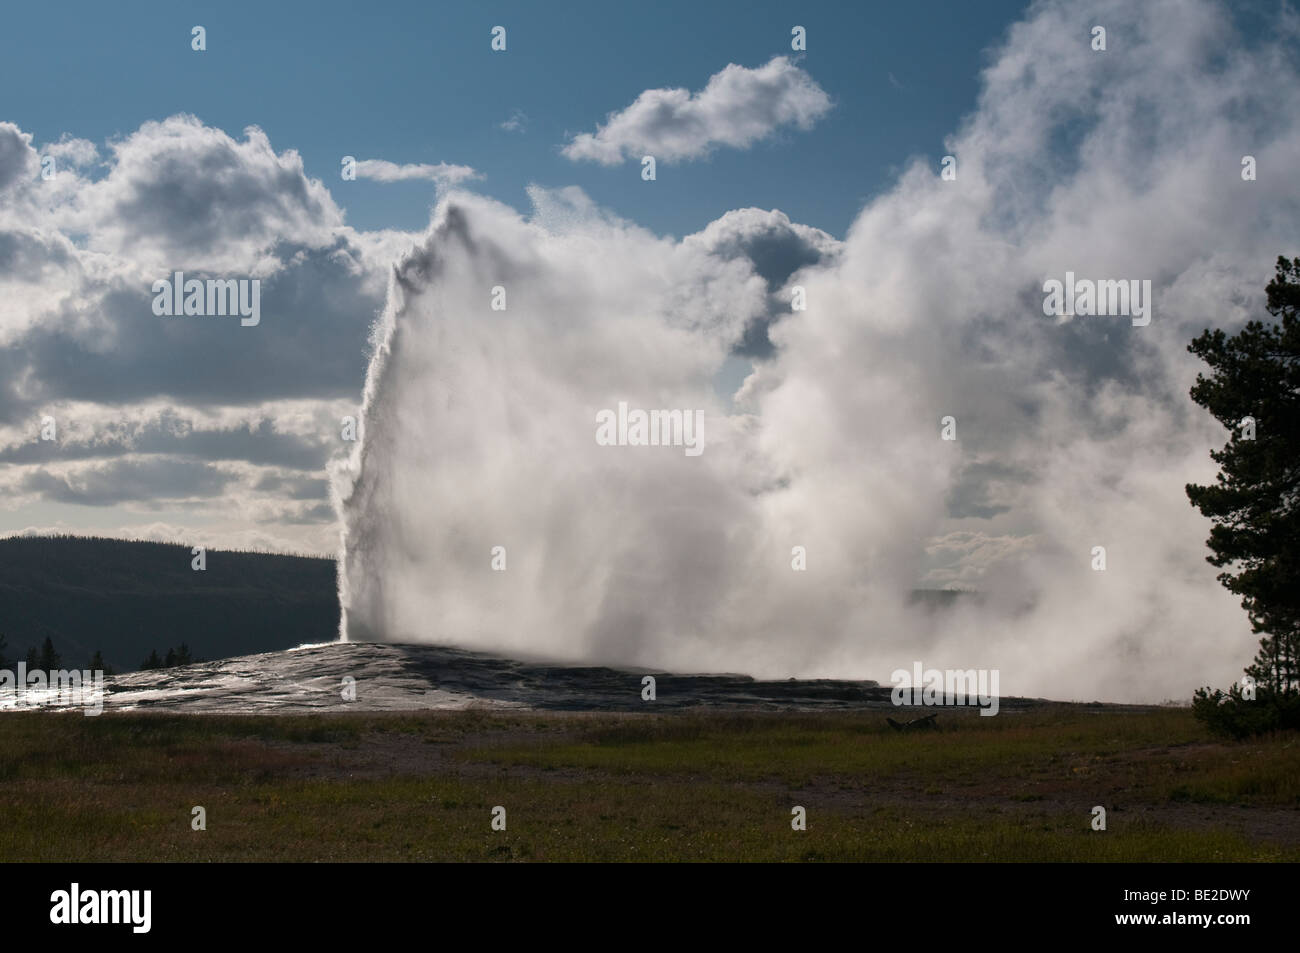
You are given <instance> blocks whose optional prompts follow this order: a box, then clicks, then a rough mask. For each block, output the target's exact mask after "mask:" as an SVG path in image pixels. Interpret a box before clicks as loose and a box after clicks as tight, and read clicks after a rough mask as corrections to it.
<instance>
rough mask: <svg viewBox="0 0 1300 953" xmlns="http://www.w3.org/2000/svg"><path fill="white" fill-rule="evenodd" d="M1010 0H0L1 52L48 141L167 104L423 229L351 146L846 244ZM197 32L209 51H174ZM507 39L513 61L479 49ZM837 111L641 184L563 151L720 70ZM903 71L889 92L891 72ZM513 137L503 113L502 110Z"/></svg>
mask: <svg viewBox="0 0 1300 953" xmlns="http://www.w3.org/2000/svg"><path fill="white" fill-rule="evenodd" d="M1023 8H1024V4H1022V3H1016V2H980V3H960V4H951V3H934V2H914V3H906V4H859V3H833V4H825V3H797V4H795V3H780V2H758V3H728V4H721V3H710V4H700V3H682V2H678V3H654V4H623V3H619V4H611V3H599V2H589V3H564V4H538V3H491V4H471V5H465V6H464V7H452V6H450V5H448V4H441V3H439V4H433V3H427V2H398V3H367V4H361V5H357V4H351V3H339V2H329V3H320V4H311V5H310V6H304V5H290V4H282V3H265V2H252V3H249V2H222V3H174V2H158V3H139V2H133V3H126V4H102V3H93V4H92V3H71V4H63V5H60V8H59V13H58V14H57V22H55V23H52V18H53V17H54V16H55V14H52V13H51V11H50V9H49V8H48V7H42V6H41V5H39V4H14V5H11V7H10V9H9V10H8V12H7V14H6V16H7V17H8V19H9V24H8V25H7V28H6V30H5V35H6V36H7V38H8V40H9V42H7V43H5V44H4V46H5V47H6V49H5V51H4V52H5V55H4V57H3V62H2V63H0V80H2V81H0V86H3V88H4V89H5V90H7V91H8V94H7V96H5V101H4V102H3V113H4V116H5V118H7V119H9V120H11V121H13V122H15V123H17V124H18V125H19V126H20V127H22V128H23V129H24V130H25V131H27V132H30V133H33V134H34V136H35V138H36V140H37V141H38V142H48V141H53V140H55V139H57V138H58V137H59V136H61V135H63V134H65V133H68V134H71V135H73V136H77V137H80V138H84V139H89V140H91V141H94V142H99V143H102V142H104V141H105V140H106V139H108V138H109V137H112V136H125V135H129V134H130V133H132V132H133V131H135V130H136V129H137V128H138V127H139V126H140V124H141V123H142V122H144V121H146V120H151V119H153V120H159V119H163V118H165V117H167V116H170V115H173V114H175V113H179V112H188V113H193V114H194V115H196V116H198V117H199V118H200V119H201V120H203V122H204V123H206V124H208V125H210V126H216V127H219V128H221V129H223V130H225V131H226V132H227V133H229V134H230V135H232V136H234V137H236V138H238V137H239V136H240V135H241V134H242V130H243V129H244V127H245V126H248V125H258V126H261V127H262V129H263V130H265V131H266V133H267V134H268V136H269V137H270V139H271V143H272V145H273V146H274V147H275V149H276V150H277V151H283V150H285V149H296V150H298V151H299V152H300V153H301V154H302V156H303V161H304V164H305V168H306V171H307V173H308V174H309V175H311V176H315V177H319V178H321V179H322V180H323V181H325V182H326V184H327V186H328V187H329V188H330V189H331V191H333V193H334V195H335V199H336V200H337V201H338V202H339V203H340V204H342V205H343V206H345V207H346V209H347V211H348V222H349V224H351V225H353V226H354V227H357V228H363V229H371V228H381V227H397V228H407V229H418V228H421V227H423V226H424V225H425V224H426V223H427V221H428V210H429V204H430V199H431V189H430V188H429V187H428V185H427V184H424V183H420V182H404V183H394V184H381V183H375V182H365V181H357V182H353V183H349V184H348V185H347V187H346V188H341V187H340V186H341V184H342V183H340V181H339V173H338V169H339V161H340V158H341V157H342V156H343V155H349V154H350V155H354V156H356V157H357V158H359V159H365V158H382V159H386V160H389V161H392V162H396V163H422V162H423V163H438V162H449V163H454V164H463V165H469V166H472V167H473V168H475V169H477V170H479V171H480V172H482V173H484V175H485V176H486V178H485V179H483V180H482V181H480V182H478V183H476V186H475V187H476V190H477V191H481V192H484V193H486V194H488V195H491V196H493V197H494V198H497V199H499V200H501V201H504V202H508V203H510V204H513V205H515V206H517V207H521V208H525V207H526V206H527V200H526V197H525V195H524V187H525V186H526V185H527V184H529V183H530V182H536V183H539V184H541V185H544V186H551V187H554V186H563V185H569V184H578V185H580V186H581V187H582V188H583V189H585V190H586V191H587V192H588V194H589V195H591V196H592V198H593V199H595V200H596V201H597V202H598V203H599V204H601V205H603V206H605V207H607V208H609V209H611V210H613V211H614V212H616V213H618V214H620V215H622V216H624V217H627V218H629V219H631V220H633V221H636V222H638V223H639V224H641V225H643V226H645V227H648V228H651V229H652V230H655V231H657V232H659V233H661V234H673V235H677V236H681V235H683V234H687V233H689V232H692V231H695V230H697V229H699V228H702V227H703V226H704V225H706V224H707V223H708V222H709V221H712V220H713V219H715V218H717V217H718V216H719V215H721V214H722V213H724V212H726V211H728V210H730V209H734V208H741V207H745V206H757V207H761V208H780V209H782V210H783V211H785V212H786V213H787V214H788V215H789V216H790V217H791V218H792V219H793V220H796V221H800V222H803V223H805V224H808V225H813V226H816V227H818V228H822V229H824V230H826V231H828V232H831V233H832V234H835V235H837V236H842V235H843V233H844V230H845V229H846V228H847V226H848V224H849V222H850V221H851V220H852V219H853V217H854V215H855V214H856V213H857V211H858V210H859V209H860V208H861V206H862V205H863V203H864V202H865V201H866V199H867V198H869V197H870V196H872V195H874V194H876V193H877V192H879V191H880V190H881V189H883V188H885V187H886V186H887V185H888V184H889V183H890V181H892V178H893V176H894V175H896V174H897V172H898V170H899V169H900V168H901V167H902V166H903V164H904V163H905V161H906V160H907V159H909V158H910V157H912V156H914V155H918V154H919V155H926V156H929V157H931V158H932V160H933V161H935V162H937V161H938V158H939V156H941V155H942V154H943V153H942V143H943V137H944V136H945V135H947V134H948V133H949V132H951V131H952V130H953V129H954V128H955V127H956V124H957V122H958V120H959V119H960V117H961V116H962V115H963V114H965V113H967V112H969V111H970V110H971V108H972V107H973V106H974V103H975V95H976V91H977V88H978V87H977V82H976V79H977V73H978V71H979V70H980V68H981V67H982V66H983V65H984V62H985V58H984V50H985V48H986V47H988V46H989V45H990V44H992V43H995V42H996V41H998V40H1000V39H1001V38H1002V36H1003V34H1004V32H1005V30H1006V27H1007V25H1008V24H1009V23H1010V22H1011V21H1013V20H1014V19H1015V18H1016V17H1017V16H1018V15H1019V14H1020V13H1021V12H1022V10H1023ZM195 24H201V25H202V26H204V27H205V28H206V29H207V34H208V49H207V51H206V52H203V53H196V52H193V51H191V50H190V48H189V31H190V28H191V27H192V26H193V25H195ZM497 24H500V25H502V26H505V27H506V29H507V41H508V43H507V46H508V48H507V50H506V52H504V53H494V52H492V51H491V50H490V48H489V41H490V34H489V31H490V29H491V28H492V27H493V26H494V25H497ZM794 24H800V25H802V26H804V27H806V29H807V31H808V50H807V53H806V55H805V56H804V57H803V58H802V60H801V61H800V65H801V66H802V67H803V68H804V69H805V70H807V72H808V73H809V74H810V75H811V76H812V77H813V78H814V79H815V80H816V81H817V83H819V84H820V85H821V86H822V88H824V89H825V90H826V91H827V92H828V93H829V94H830V96H831V98H832V100H833V101H834V104H835V105H834V108H833V109H832V111H831V112H830V113H829V114H828V115H827V116H826V117H825V118H823V119H822V120H821V121H820V122H818V123H817V124H816V125H815V126H814V127H813V128H812V129H811V130H809V131H807V132H800V131H797V130H785V131H782V132H780V133H778V134H777V135H776V136H775V137H774V138H772V139H769V140H765V141H763V142H760V143H758V144H757V145H756V146H755V147H753V148H751V149H748V150H744V151H742V150H735V149H727V148H720V149H718V150H717V151H716V152H714V154H713V155H712V156H711V157H710V158H709V159H707V160H704V161H696V162H688V163H681V164H678V165H676V166H667V167H661V168H660V170H659V176H658V179H657V181H656V182H654V183H653V184H651V183H643V182H642V181H641V180H640V177H639V167H638V166H637V165H636V164H635V163H633V162H628V163H625V164H623V165H620V166H617V167H613V168H607V167H603V166H598V165H595V164H593V163H588V162H572V161H570V160H568V159H565V158H563V157H562V156H561V155H560V154H559V149H560V147H561V146H562V145H563V144H564V143H565V142H567V141H568V139H569V138H570V137H571V136H572V135H573V134H576V133H579V132H584V131H590V130H592V129H594V127H595V125H596V124H597V123H598V122H601V121H603V120H604V118H605V116H606V114H607V113H609V112H611V111H615V110H621V109H623V108H624V107H626V106H627V105H629V104H630V103H631V102H632V101H633V100H634V99H635V98H636V96H637V95H638V94H639V93H640V92H641V91H642V90H645V89H651V88H658V87H686V88H688V89H690V90H692V91H694V90H698V89H700V88H702V87H703V86H704V84H705V83H706V82H707V80H708V78H709V77H710V76H711V75H713V74H714V73H716V72H717V71H718V70H720V69H721V68H722V67H724V66H725V65H727V64H728V63H732V62H734V63H737V64H740V65H742V66H747V67H758V66H761V65H762V64H763V63H765V62H767V61H768V60H769V59H771V57H772V56H774V55H777V54H783V53H784V54H789V53H791V50H790V29H791V27H792V26H793V25H794ZM891 74H892V75H893V77H894V80H895V81H896V82H891V80H890V75H891ZM517 110H518V111H522V112H523V113H524V114H525V115H526V116H527V123H526V125H525V127H524V130H523V131H522V132H508V131H506V130H503V129H502V128H500V124H501V123H502V122H504V121H505V120H507V119H509V118H510V117H511V116H512V115H514V114H515V112H516V111H517Z"/></svg>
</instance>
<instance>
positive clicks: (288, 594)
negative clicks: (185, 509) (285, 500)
mask: <svg viewBox="0 0 1300 953" xmlns="http://www.w3.org/2000/svg"><path fill="white" fill-rule="evenodd" d="M193 559H194V557H193V556H192V555H191V552H190V548H189V547H188V546H180V545H174V544H168V543H148V542H132V541H127V540H119V539H95V538H88V537H77V536H59V537H11V538H8V539H0V636H3V637H4V639H5V640H6V641H7V643H8V644H7V646H5V647H4V648H3V649H0V655H3V656H4V657H5V658H6V659H8V661H9V662H13V661H14V660H15V659H20V658H24V657H25V656H26V653H27V650H28V648H29V647H32V646H35V647H37V648H39V647H40V646H41V645H42V644H43V643H44V641H45V639H46V638H47V637H48V638H50V639H51V640H52V642H53V644H54V649H55V651H57V652H58V654H59V655H60V656H61V660H62V664H63V666H64V667H67V668H85V667H86V666H87V664H88V663H89V661H90V659H91V656H92V655H93V654H94V653H95V651H96V650H100V651H101V652H102V653H103V658H104V661H105V662H107V663H108V665H110V666H112V667H113V668H114V669H116V670H117V671H119V672H122V671H130V670H133V669H137V668H139V667H140V666H141V662H142V661H143V660H144V659H145V658H146V657H148V656H149V654H150V653H151V652H152V651H155V650H156V651H157V652H158V653H159V655H160V656H165V654H166V652H167V650H168V648H173V647H175V648H179V646H180V645H181V644H182V643H184V644H185V645H186V646H187V647H188V649H189V654H190V655H191V656H192V657H193V658H195V659H218V658H226V657H229V656H234V655H248V654H252V653H256V652H269V651H273V650H276V649H285V648H291V647H293V646H295V645H300V644H302V643H304V642H325V641H329V640H331V639H334V638H336V637H337V635H338V624H339V603H338V589H337V585H336V580H335V563H334V560H332V559H317V558H311V557H304V556H281V555H273V554H269V553H249V552H224V551H219V550H208V551H207V553H206V560H207V569H206V570H205V571H202V572H199V571H196V570H195V569H193V568H192V566H191V563H192V561H193Z"/></svg>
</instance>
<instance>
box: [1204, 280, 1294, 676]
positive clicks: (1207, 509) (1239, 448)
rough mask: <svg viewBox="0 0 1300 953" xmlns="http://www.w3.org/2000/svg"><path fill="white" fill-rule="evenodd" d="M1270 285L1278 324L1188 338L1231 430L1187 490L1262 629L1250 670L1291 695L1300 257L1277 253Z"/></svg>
mask: <svg viewBox="0 0 1300 953" xmlns="http://www.w3.org/2000/svg"><path fill="white" fill-rule="evenodd" d="M1266 292H1267V295H1268V301H1267V310H1268V313H1269V314H1270V315H1272V316H1273V317H1275V318H1278V319H1279V323H1277V324H1265V323H1263V322H1261V321H1251V322H1249V323H1248V324H1247V325H1246V326H1245V327H1244V328H1242V330H1241V331H1239V332H1238V333H1236V334H1234V335H1232V336H1231V337H1229V336H1228V335H1225V334H1224V333H1223V332H1222V331H1219V330H1215V331H1209V330H1207V331H1205V332H1204V333H1202V334H1201V335H1200V336H1199V337H1198V338H1196V340H1194V341H1193V342H1192V343H1191V345H1190V346H1189V347H1188V350H1189V351H1191V352H1192V353H1193V354H1196V355H1197V356H1198V357H1200V358H1201V359H1202V360H1204V361H1205V362H1206V363H1207V364H1208V365H1209V366H1210V368H1211V371H1212V373H1211V375H1210V376H1209V377H1205V376H1203V375H1197V378H1196V384H1195V385H1194V386H1193V387H1192V391H1191V396H1192V400H1194V401H1196V403H1198V404H1200V405H1201V406H1202V407H1204V408H1206V409H1207V410H1208V411H1209V412H1210V413H1211V414H1213V415H1214V416H1215V417H1216V418H1217V419H1218V420H1219V421H1220V422H1221V423H1222V424H1223V425H1224V426H1225V427H1227V428H1228V429H1229V430H1230V431H1231V434H1232V435H1231V437H1230V438H1229V440H1228V443H1227V445H1226V446H1225V447H1224V448H1223V449H1222V450H1218V451H1212V452H1211V454H1210V456H1211V458H1212V459H1213V460H1214V462H1215V463H1217V464H1218V465H1219V467H1220V472H1219V475H1218V478H1217V480H1216V482H1215V483H1214V485H1212V486H1197V485H1194V484H1188V486H1187V496H1188V498H1189V499H1190V500H1191V502H1192V505H1193V506H1195V507H1196V508H1197V509H1199V510H1200V511H1201V512H1202V513H1203V514H1204V515H1206V516H1208V517H1209V518H1210V519H1211V520H1213V521H1214V526H1213V527H1212V528H1211V530H1210V538H1209V539H1208V540H1207V543H1208V545H1209V547H1210V549H1211V550H1212V551H1213V555H1212V556H1208V557H1206V558H1207V560H1208V561H1209V562H1210V563H1211V564H1213V565H1215V566H1219V567H1226V569H1227V571H1225V572H1222V573H1220V574H1219V577H1218V578H1219V581H1220V582H1221V583H1223V585H1224V586H1225V587H1227V588H1228V589H1229V590H1230V591H1231V592H1234V593H1237V594H1238V595H1240V596H1241V597H1242V599H1241V604H1242V607H1243V608H1244V609H1245V610H1246V612H1247V614H1248V615H1249V617H1250V622H1251V627H1252V629H1253V631H1254V632H1256V633H1257V634H1262V635H1263V637H1262V638H1261V639H1260V643H1259V644H1260V648H1259V653H1258V654H1257V655H1256V656H1255V661H1254V664H1252V665H1251V666H1250V667H1249V668H1247V669H1246V674H1248V675H1250V676H1251V677H1252V678H1253V679H1254V680H1255V682H1256V683H1257V684H1258V685H1260V686H1262V687H1263V688H1265V689H1267V690H1268V691H1270V692H1276V693H1278V694H1281V695H1289V694H1292V693H1295V692H1297V691H1300V258H1296V259H1293V260H1292V261H1290V262H1288V261H1287V260H1286V259H1285V258H1278V260H1277V274H1276V276H1275V277H1274V279H1273V280H1272V281H1271V282H1269V284H1268V287H1267V288H1266ZM1247 418H1250V419H1249V420H1247Z"/></svg>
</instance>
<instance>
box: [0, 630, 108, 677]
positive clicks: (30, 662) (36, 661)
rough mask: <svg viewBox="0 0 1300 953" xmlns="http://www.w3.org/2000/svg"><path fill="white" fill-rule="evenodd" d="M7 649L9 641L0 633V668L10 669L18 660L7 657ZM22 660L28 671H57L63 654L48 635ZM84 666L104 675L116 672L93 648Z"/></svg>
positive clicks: (30, 649)
mask: <svg viewBox="0 0 1300 953" xmlns="http://www.w3.org/2000/svg"><path fill="white" fill-rule="evenodd" d="M8 651H9V642H8V640H7V639H6V638H5V637H4V635H0V668H3V669H9V670H11V671H12V670H13V669H14V668H15V667H17V665H18V660H17V659H11V658H9V656H8V654H7V653H8ZM24 661H26V663H27V670H28V671H29V672H33V671H40V672H57V671H59V670H60V669H61V668H63V656H62V655H60V654H59V653H58V651H57V650H56V649H55V648H54V640H53V639H51V638H50V637H49V636H48V635H47V636H46V637H45V641H44V642H43V643H42V644H41V647H40V648H39V649H38V648H36V646H32V647H31V648H29V649H28V650H27V658H26V659H25V660H24ZM86 668H88V669H89V670H90V671H92V672H103V673H104V675H105V676H108V675H116V674H117V673H116V672H115V671H114V670H113V666H111V665H109V664H108V663H107V662H105V661H104V653H103V652H101V651H100V650H99V649H95V654H94V655H92V656H91V657H90V661H89V662H88V663H87V664H86Z"/></svg>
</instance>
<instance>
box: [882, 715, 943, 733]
mask: <svg viewBox="0 0 1300 953" xmlns="http://www.w3.org/2000/svg"><path fill="white" fill-rule="evenodd" d="M938 717H939V713H938V712H935V713H934V714H932V715H925V716H924V717H921V718H913V719H912V720H911V721H904V722H897V721H894V719H892V718H889V717H886V718H885V721H887V722H889V727H890V728H893V729H894V730H895V731H915V730H917V729H921V730H925V729H927V728H938V727H939V725H938V724H937V722H936V719H937V718H938Z"/></svg>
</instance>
